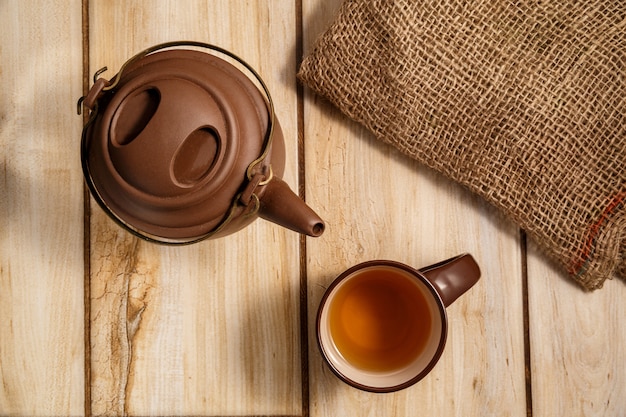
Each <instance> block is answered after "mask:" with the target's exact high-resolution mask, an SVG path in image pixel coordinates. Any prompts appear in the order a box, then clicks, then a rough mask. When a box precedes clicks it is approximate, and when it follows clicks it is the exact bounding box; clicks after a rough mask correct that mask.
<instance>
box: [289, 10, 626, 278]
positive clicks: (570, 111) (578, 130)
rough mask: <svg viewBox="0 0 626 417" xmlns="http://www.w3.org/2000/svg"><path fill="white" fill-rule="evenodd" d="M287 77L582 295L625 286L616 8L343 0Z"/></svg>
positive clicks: (624, 22)
mask: <svg viewBox="0 0 626 417" xmlns="http://www.w3.org/2000/svg"><path fill="white" fill-rule="evenodd" d="M299 77H300V79H301V80H302V81H303V82H304V83H305V84H306V85H308V86H309V87H311V88H312V89H313V90H315V91H317V92H318V93H319V94H321V95H323V96H325V97H327V98H328V99H329V100H330V101H332V102H333V103H334V104H335V105H336V106H338V107H339V108H340V109H341V110H342V111H343V112H344V113H345V114H346V115H348V116H350V117H351V118H353V119H355V120H357V121H358V122H360V123H362V124H363V125H365V126H366V127H367V128H368V129H369V130H371V132H373V134H374V135H375V136H376V137H378V138H379V139H381V140H383V141H385V142H388V143H391V144H393V145H394V146H396V147H397V148H399V149H400V150H401V151H402V152H404V153H406V154H407V155H409V156H411V157H413V158H415V159H417V160H418V161H420V162H422V163H423V164H425V165H427V166H429V167H432V168H434V169H435V170H437V171H439V172H441V173H443V174H444V175H446V176H448V177H450V178H452V179H454V180H456V181H458V182H459V183H461V184H464V185H466V186H467V187H469V188H470V189H471V190H473V191H474V192H476V193H478V194H479V195H481V196H482V197H483V198H485V199H486V200H488V201H489V202H491V203H492V204H494V205H495V206H497V207H498V208H500V209H501V210H502V211H503V212H504V213H505V214H506V215H507V216H509V218H510V219H512V220H513V221H515V222H516V223H517V224H518V225H519V226H520V227H522V228H523V229H525V230H526V232H527V234H528V236H529V237H530V238H532V239H534V240H535V241H536V242H537V243H538V245H539V246H540V247H541V248H542V249H543V250H545V252H546V253H547V254H548V255H549V256H551V257H553V258H554V259H556V260H557V261H558V262H559V263H560V264H561V265H562V266H563V268H564V269H565V270H566V271H567V273H569V274H570V276H571V277H572V278H573V279H574V280H575V281H576V282H578V283H579V284H581V285H582V286H583V287H584V288H586V289H595V288H599V287H601V286H602V284H603V282H604V281H605V279H606V278H610V277H612V276H615V275H617V276H620V277H622V278H624V276H625V273H626V262H625V260H624V248H625V247H624V246H625V239H624V238H625V226H626V217H625V211H624V210H625V205H624V201H625V198H626V171H625V170H624V169H623V163H624V161H625V160H626V123H625V122H626V118H625V115H626V88H625V87H626V4H625V3H623V1H622V0H588V1H585V2H580V1H577V0H547V1H542V2H539V1H526V0H523V1H516V0H478V1H461V0H424V1H416V0H395V1H393V0H389V1H384V0H379V1H373V0H372V1H366V0H347V1H345V3H344V4H343V5H342V7H341V9H340V11H339V14H338V16H337V17H336V19H335V20H334V22H333V23H332V25H331V27H330V28H329V29H328V31H327V32H326V33H324V34H323V35H322V36H321V37H320V39H318V41H317V42H316V45H315V47H314V49H313V50H312V52H311V53H310V54H309V55H308V56H306V57H305V59H304V62H303V63H302V65H301V68H300V72H299Z"/></svg>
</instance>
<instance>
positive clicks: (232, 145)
mask: <svg viewBox="0 0 626 417" xmlns="http://www.w3.org/2000/svg"><path fill="white" fill-rule="evenodd" d="M181 44H184V45H189V46H199V47H206V48H210V49H212V50H214V51H217V52H221V53H223V54H225V55H228V56H230V57H231V58H234V59H235V60H236V61H238V62H239V63H241V64H242V65H243V66H244V67H245V68H246V69H247V70H248V71H249V72H251V73H252V74H253V75H254V78H256V79H257V81H258V83H259V85H260V86H261V89H262V90H264V94H265V97H264V95H263V94H262V93H261V90H260V89H259V88H258V87H257V86H256V85H255V83H254V82H252V80H251V79H250V78H249V77H248V76H246V75H245V74H244V73H243V72H242V71H241V70H240V69H238V68H237V67H235V66H234V65H233V64H231V63H230V62H228V61H226V60H224V59H222V58H219V57H217V56H216V55H215V54H209V53H205V52H203V51H199V50H195V49H169V48H172V47H175V46H180V45H181ZM98 75H99V73H96V76H95V77H97V76H98ZM95 77H94V78H95ZM81 103H82V104H83V105H85V106H86V107H89V108H91V109H92V110H93V111H92V112H91V117H90V120H89V122H87V124H86V125H85V128H84V129H83V138H82V146H81V152H82V155H81V159H82V163H83V170H84V173H85V178H86V179H87V183H88V185H89V187H90V189H91V191H92V195H94V197H95V198H96V200H97V201H98V203H99V204H100V205H101V206H102V207H103V208H104V209H105V211H106V212H108V213H109V214H112V215H113V217H114V219H116V220H117V221H118V222H120V223H122V224H123V225H124V226H126V227H127V228H128V229H130V230H131V231H133V232H135V233H136V234H138V235H139V236H141V237H143V238H148V239H153V240H157V241H171V242H185V243H189V242H193V241H197V240H200V239H203V238H206V237H208V236H210V235H211V234H213V233H216V232H218V231H219V230H220V229H221V228H223V227H224V226H225V225H226V224H227V223H228V222H229V221H230V220H231V219H232V218H233V217H236V216H238V215H241V214H242V212H245V211H246V210H247V208H246V207H241V206H240V205H238V204H236V202H237V200H238V195H240V194H241V192H242V190H243V188H244V187H243V185H244V184H245V183H246V182H247V181H249V180H251V179H252V175H253V171H258V170H269V162H270V161H269V158H270V156H271V153H270V149H271V145H272V136H273V134H274V125H275V120H274V111H273V104H272V100H271V97H270V95H269V91H268V90H267V87H266V86H265V84H264V83H263V81H262V80H261V78H260V77H259V76H258V74H257V73H256V72H255V71H254V70H253V69H252V68H251V67H250V66H249V65H248V64H246V63H245V62H243V61H242V60H241V59H240V58H237V57H236V56H234V55H233V54H232V53H230V52H228V51H225V50H223V49H221V48H218V47H215V46H213V45H208V44H203V43H198V42H183V43H179V42H175V43H168V44H161V45H157V46H156V47H153V48H150V49H148V50H145V51H143V52H141V53H139V54H137V55H136V56H134V57H133V58H131V59H130V60H129V61H127V62H126V63H125V64H124V65H123V66H122V67H121V69H120V71H119V73H118V74H116V76H115V77H114V78H113V79H112V80H111V81H110V82H109V81H107V80H104V79H102V78H100V79H97V80H95V82H94V85H93V87H92V89H91V90H90V92H89V94H88V95H87V96H85V97H84V98H82V99H81V100H80V101H79V106H80V104H81ZM277 130H278V131H279V129H277ZM267 175H268V176H269V175H270V173H269V171H267Z"/></svg>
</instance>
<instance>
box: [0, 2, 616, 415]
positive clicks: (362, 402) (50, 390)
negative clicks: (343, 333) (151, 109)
mask: <svg viewBox="0 0 626 417" xmlns="http://www.w3.org/2000/svg"><path fill="white" fill-rule="evenodd" d="M338 4H339V2H338V1H322V0H264V1H233V0H223V1H147V0H146V1H124V2H113V1H105V0H101V1H95V0H94V1H87V0H84V1H83V2H82V3H81V1H78V0H74V1H67V0H57V1H22V0H20V1H18V0H1V1H0V22H1V23H2V25H1V27H0V39H1V41H0V42H1V43H0V57H1V58H0V59H1V61H0V80H1V83H2V84H1V85H2V90H3V91H2V94H1V95H0V146H1V148H0V149H1V150H2V153H1V155H2V158H1V159H0V163H1V164H2V166H1V170H0V172H1V177H0V178H1V181H0V259H1V263H0V379H1V383H0V415H2V416H6V415H19V416H50V415H54V416H66V415H94V416H99V415H131V416H144V415H155V416H165V415H168V416H178V415H200V416H234V415H270V416H279V415H280V416H285V415H287V416H322V415H324V416H345V415H354V416H357V415H358V416H363V415H369V416H383V415H388V416H403V415H407V416H410V415H415V416H418V415H419V416H481V417H482V416H525V415H532V416H546V417H552V416H624V415H626V411H625V410H626V370H625V368H626V354H625V353H626V331H625V330H626V303H625V300H626V285H624V282H621V281H618V280H614V281H610V282H607V284H606V285H605V287H604V288H603V289H601V290H599V291H596V292H593V293H585V292H583V291H582V290H581V289H579V288H578V287H577V286H575V285H574V284H572V283H570V281H569V280H568V279H567V278H566V277H565V276H564V275H563V274H562V273H561V272H560V271H558V270H557V269H555V268H554V267H553V266H552V264H551V263H550V262H549V261H547V260H546V259H545V258H544V257H543V256H542V255H541V254H540V253H539V252H538V251H537V249H536V247H535V246H534V245H533V242H527V241H526V238H525V236H524V234H523V233H522V232H521V231H520V230H519V229H518V228H517V227H516V226H515V225H513V224H511V223H509V222H507V221H506V220H504V219H502V218H501V217H500V216H499V215H498V213H496V212H495V211H494V210H493V209H492V208H490V207H489V206H487V205H486V204H485V203H483V202H482V201H481V200H480V199H478V198H477V197H475V196H473V195H471V194H470V193H468V192H467V191H466V190H465V189H463V188H461V187H459V186H457V185H456V184H454V183H451V182H450V181H448V180H446V179H444V178H442V177H440V176H439V175H438V174H436V173H434V172H431V171H429V170H427V169H425V168H423V167H421V166H419V165H418V164H416V163H415V162H413V161H412V160H409V159H407V158H406V157H404V156H402V155H400V154H399V152H397V151H395V150H394V149H392V148H390V147H389V146H387V145H384V144H382V143H380V142H378V141H376V140H375V139H374V138H373V137H372V136H371V135H369V134H368V133H367V132H366V131H365V130H364V129H363V128H361V127H360V126H358V125H356V124H355V123H352V122H350V121H348V120H347V119H346V118H345V117H344V116H342V115H341V114H339V113H338V112H337V111H336V110H335V109H334V108H333V107H332V106H330V105H329V104H328V103H327V102H325V101H324V100H322V99H320V98H319V97H316V96H314V95H313V94H311V92H310V91H308V90H307V89H306V88H303V87H302V86H301V85H299V83H298V82H297V79H296V69H297V67H298V63H299V62H300V61H301V59H302V57H303V56H304V55H305V54H306V53H307V51H309V50H310V49H311V47H312V45H313V42H314V40H315V38H316V37H317V36H318V35H319V34H320V33H321V32H322V31H323V30H324V28H326V27H327V26H328V24H329V23H330V21H331V20H332V17H333V15H334V13H335V11H336V9H337V7H338ZM181 39H190V40H198V41H203V42H210V43H214V44H217V45H220V46H222V47H224V48H226V49H228V50H230V51H232V52H234V53H236V54H238V55H240V56H241V57H243V58H244V59H245V60H247V61H248V62H249V63H250V64H251V65H252V66H253V67H255V68H256V69H257V70H258V71H259V72H260V74H261V75H262V77H263V78H264V79H265V81H266V82H267V84H268V86H269V89H270V91H271V92H272V95H273V98H274V101H275V104H276V113H277V116H278V118H279V119H280V122H281V124H282V127H283V130H284V132H285V137H286V142H287V144H286V146H287V171H286V174H285V179H286V181H287V182H288V183H289V184H290V185H291V186H292V187H293V188H294V189H296V190H299V192H300V194H301V195H303V196H304V197H305V198H306V201H307V202H308V203H309V205H310V206H311V207H313V208H314V209H315V210H316V211H317V212H318V213H319V214H320V215H321V216H322V217H323V218H324V219H325V220H326V222H327V230H326V232H325V234H324V235H323V236H322V237H320V238H302V237H301V236H299V235H297V234H296V233H293V232H290V231H288V230H285V229H283V228H281V227H279V226H276V225H273V224H270V223H268V222H265V221H262V220H259V221H257V222H255V223H254V224H253V225H251V226H249V227H248V228H246V229H244V230H243V231H241V232H238V233H236V234H234V235H231V236H228V237H226V238H222V239H218V240H211V241H204V242H201V243H198V244H195V245H192V246H187V247H166V246H161V245H155V244H151V243H147V242H144V241H141V240H138V239H137V238H135V237H133V236H131V235H130V234H129V233H127V232H125V231H124V230H122V229H121V228H119V227H118V226H117V225H116V224H114V223H113V222H112V221H111V220H109V218H108V217H107V216H106V215H105V214H104V213H103V211H102V210H101V209H100V208H99V207H98V206H97V205H96V204H95V203H94V201H93V199H91V198H90V197H89V196H88V194H87V193H86V191H85V186H84V182H83V177H82V171H81V167H80V160H79V140H80V135H81V129H82V124H83V118H82V117H80V116H77V115H76V101H77V99H78V98H79V97H80V96H82V95H83V94H84V92H85V91H86V88H87V87H88V84H89V83H91V77H92V75H93V73H94V72H95V71H96V70H98V69H99V68H101V67H103V66H105V65H106V66H108V67H109V71H108V72H107V73H105V74H103V76H105V77H108V78H110V77H112V75H113V74H115V73H116V72H117V70H118V69H119V67H120V65H121V64H122V63H123V62H124V61H126V60H127V59H128V58H129V57H130V56H132V55H134V54H135V53H137V52H139V51H140V50H142V49H144V48H147V47H150V46H153V45H155V44H157V43H160V42H164V41H171V40H181ZM461 252H470V253H472V254H473V255H474V256H475V257H476V259H477V260H478V262H479V264H480V265H481V268H482V272H483V276H482V279H481V281H480V282H479V283H478V284H477V285H476V286H475V287H474V288H472V289H471V290H470V291H469V292H468V293H467V294H466V295H465V296H464V297H462V298H461V299H459V300H458V301H456V302H455V303H454V304H453V305H452V306H451V307H450V308H449V309H448V313H449V319H450V328H449V336H448V343H447V347H446V350H445V352H444V354H443V357H442V358H441V360H440V362H439V363H438V365H437V366H436V368H435V369H434V371H433V372H432V373H431V374H430V375H429V376H428V377H427V378H425V379H424V380H423V381H421V382H420V383H419V384H417V385H415V386H413V387H411V388H408V389H405V390H403V391H400V392H398V393H394V394H384V395H381V394H371V393H365V392H361V391H358V390H356V389H353V388H350V387H348V386H347V385H345V384H343V383H342V382H340V381H339V380H338V379H337V378H336V377H335V376H334V375H333V374H332V373H331V372H330V371H329V369H328V368H327V367H326V366H325V364H324V363H323V362H322V360H321V356H320V353H319V351H318V349H317V346H316V344H315V338H314V336H315V335H314V329H313V324H314V317H315V314H316V310H317V306H318V304H319V301H320V298H321V296H322V294H323V292H324V289H325V288H326V287H327V286H328V285H329V283H330V282H331V281H332V279H333V278H334V277H335V276H336V275H337V274H338V273H340V272H341V271H342V270H344V269H345V268H347V267H348V266H350V265H353V264H355V263H358V262H360V261H364V260H368V259H373V258H389V259H395V260H398V261H402V262H405V263H408V264H411V265H413V266H416V267H419V266H425V265H428V264H430V263H433V262H435V261H438V260H441V259H444V258H445V257H449V256H452V255H455V254H458V253H461Z"/></svg>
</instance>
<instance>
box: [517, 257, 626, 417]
mask: <svg viewBox="0 0 626 417" xmlns="http://www.w3.org/2000/svg"><path fill="white" fill-rule="evenodd" d="M530 248H531V249H530V250H529V259H528V297H529V319H530V325H529V331H530V340H531V343H530V353H531V377H532V405H533V415H534V416H619V415H622V414H623V413H624V410H626V397H625V396H624V393H625V392H626V372H624V369H626V356H624V348H625V347H626V334H625V333H624V328H625V326H626V307H625V306H624V300H625V299H626V286H625V285H624V283H623V282H620V281H618V280H616V281H607V282H606V283H605V284H604V287H603V288H602V289H600V290H596V291H594V292H591V293H589V292H585V291H583V290H582V289H581V288H580V287H578V286H577V285H576V284H574V283H572V281H571V280H570V279H569V278H567V277H566V276H565V274H563V273H562V272H561V271H560V270H557V269H555V267H554V265H553V264H551V263H550V262H549V261H547V260H546V259H545V257H543V256H542V255H541V254H540V253H539V251H538V250H537V248H536V247H535V246H534V245H531V246H530Z"/></svg>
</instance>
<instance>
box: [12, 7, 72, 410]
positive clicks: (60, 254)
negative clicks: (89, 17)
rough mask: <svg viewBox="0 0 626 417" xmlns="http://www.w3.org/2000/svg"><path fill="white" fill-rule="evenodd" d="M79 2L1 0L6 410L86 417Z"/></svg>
mask: <svg viewBox="0 0 626 417" xmlns="http://www.w3.org/2000/svg"><path fill="white" fill-rule="evenodd" d="M80 10H81V9H80V2H77V1H72V2H67V1H55V2H52V1H51V2H47V3H45V4H42V3H40V2H34V1H19V2H18V1H12V2H8V1H3V2H2V3H0V22H2V25H0V39H1V40H0V56H1V60H2V64H1V68H0V81H1V85H2V89H3V91H2V94H0V149H1V156H0V164H1V167H0V172H1V180H0V380H1V381H0V415H28V416H37V415H44V416H47V415H81V414H82V413H83V410H84V405H83V399H84V378H83V375H84V373H83V372H84V371H83V369H84V367H83V365H84V364H83V361H84V359H83V357H84V356H83V352H84V349H83V293H82V288H83V287H82V282H83V277H84V273H83V188H82V187H83V185H82V184H83V183H82V173H81V169H80V161H79V159H78V158H77V155H76V153H74V152H72V151H71V149H77V147H78V144H79V140H80V131H81V125H82V119H81V117H79V116H77V115H76V100H77V99H78V97H80V95H81V71H82V62H81V43H80V42H81V12H80Z"/></svg>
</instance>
